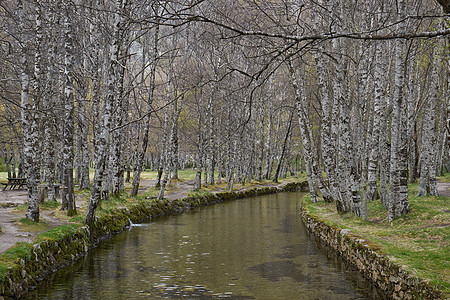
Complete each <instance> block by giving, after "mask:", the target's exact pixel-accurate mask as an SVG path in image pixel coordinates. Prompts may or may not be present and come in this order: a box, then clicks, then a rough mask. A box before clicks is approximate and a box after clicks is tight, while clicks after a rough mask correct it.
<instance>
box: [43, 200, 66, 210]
mask: <svg viewBox="0 0 450 300" xmlns="http://www.w3.org/2000/svg"><path fill="white" fill-rule="evenodd" d="M39 206H40V208H41V209H47V210H53V209H55V208H59V207H60V206H61V203H59V202H57V201H44V203H42V204H40V205H39Z"/></svg>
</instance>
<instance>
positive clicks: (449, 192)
mask: <svg viewBox="0 0 450 300" xmlns="http://www.w3.org/2000/svg"><path fill="white" fill-rule="evenodd" d="M437 190H438V193H439V195H441V196H445V197H450V182H438V183H437Z"/></svg>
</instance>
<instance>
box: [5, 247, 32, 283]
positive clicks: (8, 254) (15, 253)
mask: <svg viewBox="0 0 450 300" xmlns="http://www.w3.org/2000/svg"><path fill="white" fill-rule="evenodd" d="M32 249H33V245H31V244H29V243H22V242H20V243H17V244H15V245H14V246H12V247H11V248H9V249H8V250H6V251H5V253H3V254H0V278H1V279H3V278H4V276H5V274H6V273H8V272H9V268H11V267H13V266H14V265H15V264H17V263H19V261H20V259H30V258H31V251H32Z"/></svg>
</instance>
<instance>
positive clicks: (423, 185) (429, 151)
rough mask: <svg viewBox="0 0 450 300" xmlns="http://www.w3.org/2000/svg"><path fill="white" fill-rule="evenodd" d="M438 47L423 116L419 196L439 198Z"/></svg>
mask: <svg viewBox="0 0 450 300" xmlns="http://www.w3.org/2000/svg"><path fill="white" fill-rule="evenodd" d="M436 48H437V46H435V47H434V48H433V58H432V62H431V64H432V66H431V67H432V71H431V88H430V94H431V95H430V98H429V100H428V103H427V104H426V105H425V113H424V116H423V118H424V119H423V129H422V147H421V151H420V155H421V157H420V161H421V169H420V183H419V191H418V193H417V195H416V197H417V196H426V195H427V192H428V191H429V193H430V195H432V196H438V195H439V194H438V192H437V189H436V156H437V146H438V143H437V141H436V131H437V130H436V107H437V103H438V101H439V82H438V81H439V77H438V69H439V67H440V59H439V58H438V53H437V49H436Z"/></svg>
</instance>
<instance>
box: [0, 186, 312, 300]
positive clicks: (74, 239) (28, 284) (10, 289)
mask: <svg viewBox="0 0 450 300" xmlns="http://www.w3.org/2000/svg"><path fill="white" fill-rule="evenodd" d="M307 189H308V184H307V182H306V181H302V182H291V183H286V184H283V185H281V186H277V187H273V186H272V187H256V188H249V189H246V190H241V191H235V192H219V193H215V194H208V195H203V196H197V197H185V198H182V199H178V200H172V201H170V200H163V201H158V200H155V199H152V201H151V202H150V201H142V202H139V203H137V204H134V205H132V206H130V207H121V208H118V209H115V210H113V211H112V212H111V213H110V214H108V215H104V216H101V217H97V218H96V221H95V222H94V224H93V225H91V226H81V227H78V228H74V227H69V228H67V229H66V230H65V231H63V232H62V233H61V234H60V235H58V236H57V237H55V238H47V239H45V240H43V241H40V242H38V243H35V244H33V245H26V246H27V247H28V248H27V247H26V248H25V251H24V253H23V255H20V256H21V257H20V258H18V259H17V260H16V261H15V262H14V263H13V264H12V265H10V266H9V267H8V269H7V270H6V271H5V272H4V274H3V276H2V277H1V280H0V292H1V294H0V300H1V299H8V298H14V299H20V298H22V297H23V296H24V295H26V293H27V292H28V291H30V290H32V289H34V288H36V286H37V285H39V283H40V282H41V281H42V280H44V279H45V278H46V277H47V276H49V275H50V274H51V273H53V272H56V271H57V270H59V269H62V268H64V267H65V266H68V265H70V264H72V263H73V262H75V261H76V260H78V259H80V258H81V257H83V256H85V255H86V254H87V253H88V252H89V251H90V250H92V249H93V248H95V247H96V246H97V245H98V244H99V243H100V242H101V241H103V240H107V239H110V238H111V237H113V236H114V235H116V234H118V233H120V232H122V231H124V230H126V229H128V228H129V227H130V221H131V222H132V223H140V222H144V221H148V220H151V219H154V218H157V217H159V216H163V215H170V214H172V213H177V212H181V211H185V210H189V209H191V208H195V207H201V206H206V205H211V204H215V203H221V202H225V201H229V200H236V199H241V198H246V197H252V196H259V195H267V194H274V193H278V192H288V191H307ZM17 246H18V245H16V246H13V247H11V248H10V249H12V248H15V247H17ZM19 246H21V245H19ZM27 249H28V250H29V251H27Z"/></svg>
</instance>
